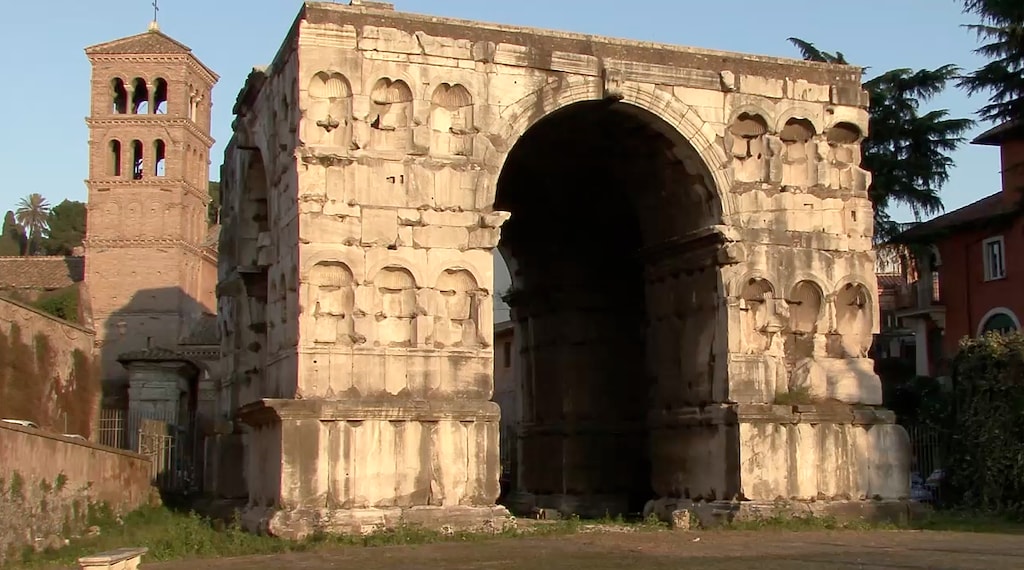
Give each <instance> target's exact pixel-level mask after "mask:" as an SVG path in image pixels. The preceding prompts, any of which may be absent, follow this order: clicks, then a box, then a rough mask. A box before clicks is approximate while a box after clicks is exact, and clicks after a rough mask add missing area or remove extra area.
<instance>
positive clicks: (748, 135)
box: [726, 113, 770, 182]
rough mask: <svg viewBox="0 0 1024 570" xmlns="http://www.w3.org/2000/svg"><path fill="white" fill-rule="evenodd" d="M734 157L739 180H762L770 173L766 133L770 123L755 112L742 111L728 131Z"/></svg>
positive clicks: (728, 139)
mask: <svg viewBox="0 0 1024 570" xmlns="http://www.w3.org/2000/svg"><path fill="white" fill-rule="evenodd" d="M726 134H727V137H726V139H727V141H726V142H727V145H728V148H729V152H730V156H732V159H733V171H734V173H735V176H736V180H737V181H739V182H762V181H764V180H767V178H768V174H769V157H770V149H769V148H768V142H767V140H766V139H767V137H766V135H767V134H768V123H767V121H765V119H764V117H761V116H760V115H758V114H755V113H740V114H739V116H738V117H736V119H735V120H734V121H733V122H732V124H731V125H729V128H728V129H727V131H726Z"/></svg>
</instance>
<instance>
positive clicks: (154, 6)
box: [153, 0, 160, 22]
mask: <svg viewBox="0 0 1024 570" xmlns="http://www.w3.org/2000/svg"><path fill="white" fill-rule="evenodd" d="M158 12H160V6H158V5H157V0H153V21H154V22H156V16H157V13H158Z"/></svg>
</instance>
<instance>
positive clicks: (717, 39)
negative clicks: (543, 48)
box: [0, 0, 999, 218]
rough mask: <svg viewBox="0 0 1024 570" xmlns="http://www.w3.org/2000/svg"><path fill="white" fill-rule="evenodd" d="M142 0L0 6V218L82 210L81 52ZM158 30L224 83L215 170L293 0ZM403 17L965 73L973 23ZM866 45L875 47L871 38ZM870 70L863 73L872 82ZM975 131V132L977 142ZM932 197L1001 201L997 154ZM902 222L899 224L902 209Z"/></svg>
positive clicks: (452, 4) (786, 14) (209, 9)
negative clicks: (0, 128)
mask: <svg viewBox="0 0 1024 570" xmlns="http://www.w3.org/2000/svg"><path fill="white" fill-rule="evenodd" d="M150 1H151V0H50V1H48V2H45V3H42V4H41V3H38V2H20V1H19V2H7V3H5V6H4V8H3V12H2V16H3V17H2V18H0V48H2V53H4V54H6V55H5V58H4V59H5V60H6V61H5V62H4V64H5V65H4V67H5V68H6V72H7V77H8V81H6V82H5V83H6V84H7V85H8V88H6V89H3V90H0V109H5V110H6V112H4V122H5V125H6V126H5V127H4V133H3V134H4V136H2V137H0V166H2V170H3V172H4V174H5V176H4V182H3V186H2V192H0V212H2V211H6V210H7V209H10V208H12V207H13V205H14V204H15V202H16V201H17V200H18V198H20V197H21V196H24V195H26V194H28V193H30V192H39V193H41V194H43V195H44V196H46V197H47V198H48V199H49V200H50V202H51V203H53V204H56V203H58V202H60V201H61V200H62V199H64V198H71V199H75V200H85V197H86V193H85V186H84V184H83V182H82V181H83V180H84V179H85V178H86V176H87V160H86V159H87V156H86V153H87V147H86V141H87V132H86V127H85V123H84V120H83V119H84V117H85V116H86V115H87V114H88V104H89V101H88V97H89V64H88V61H87V60H86V58H85V55H84V53H83V51H82V50H83V49H84V48H85V47H86V46H88V45H92V44H94V43H100V42H104V41H107V40H111V39H115V38H118V37H122V36H127V35H131V34H135V33H139V32H142V31H145V29H146V26H147V24H148V23H149V20H150V19H151V17H152V8H151V6H150ZM160 4H161V6H160V25H161V28H162V29H163V31H164V32H166V33H168V34H169V35H171V36H173V37H175V38H176V39H178V40H180V41H182V42H183V43H185V44H187V45H189V46H190V47H192V49H193V51H194V52H195V53H196V54H197V55H198V56H199V57H200V58H201V59H202V60H203V61H204V62H205V63H206V64H207V65H208V66H210V67H211V68H212V69H214V70H215V71H217V72H218V73H219V74H220V76H221V80H220V83H219V84H218V85H217V87H216V91H215V92H214V129H213V130H214V132H213V135H214V137H215V138H216V139H217V141H218V142H217V146H216V147H215V148H214V151H213V154H212V160H213V163H214V164H213V167H212V168H211V170H210V171H211V173H214V174H215V173H216V172H217V170H218V169H217V166H218V165H219V159H220V157H221V156H222V148H223V146H222V145H223V143H224V142H226V141H227V139H228V136H229V132H230V124H231V115H230V112H231V105H232V102H233V101H234V98H235V95H236V93H237V92H238V89H239V87H240V86H241V85H242V82H243V81H244V79H245V76H246V74H247V73H248V71H249V69H250V68H251V67H252V66H254V65H260V64H265V63H267V62H269V61H270V59H271V58H272V57H273V55H274V53H275V52H276V50H277V48H278V46H279V45H280V42H281V40H282V39H283V37H284V34H285V32H286V31H287V30H288V27H289V26H290V25H291V23H292V21H293V19H294V18H295V15H296V13H297V12H298V10H299V7H300V6H301V2H299V1H297V0H249V1H242V0H162V1H161V2H160ZM395 4H396V8H397V9H400V10H405V11H410V12H419V13H429V14H434V15H439V16H452V17H459V18H470V19H478V20H484V21H497V22H501V23H509V24H521V25H529V26H538V27H544V28H555V29H563V30H570V31H577V32H584V33H593V34H601V35H611V36H618V37H628V38H632V39H640V40H650V41H658V42H668V43H675V44H682V45H692V46H698V47H705V48H714V49H725V50H734V51H740V52H749V53H760V54H766V55H776V56H790V57H795V56H797V55H798V54H797V52H796V51H795V50H794V49H793V48H792V47H791V46H790V45H789V43H788V42H786V38H787V37H789V36H798V37H802V38H804V39H806V40H808V41H812V42H815V43H816V44H818V45H819V46H820V47H822V48H825V49H829V50H840V51H842V52H843V53H845V54H846V56H847V59H848V60H850V61H852V62H854V63H856V64H859V65H865V66H870V67H871V68H872V69H875V70H879V71H881V70H886V69H891V68H894V67H913V68H918V67H935V66H938V65H942V64H945V63H956V64H959V65H961V66H963V67H965V68H967V69H973V68H975V67H977V65H978V63H979V62H980V60H979V59H978V58H977V57H976V56H974V55H973V54H972V53H971V50H972V49H973V48H974V47H975V46H976V42H975V38H974V36H973V35H972V34H971V33H970V32H969V31H967V30H964V29H962V28H960V27H959V25H960V24H963V23H969V22H971V21H972V17H971V16H969V15H965V14H962V13H961V11H960V6H961V4H962V2H960V1H958V0H895V1H893V0H860V1H859V2H852V3H851V2H838V1H826V2H823V1H821V0H775V1H774V2H770V3H766V2H764V1H763V0H757V1H755V0H733V1H732V2H704V1H701V2H694V1H684V0H631V1H630V2H609V1H607V0H557V1H553V0H517V1H515V2H502V1H495V0H446V1H440V2H439V1H436V0H435V1H428V0H396V1H395ZM872 38H874V39H872ZM870 71H871V70H869V74H870ZM982 104H983V101H982V99H981V98H979V97H975V98H973V99H968V98H967V97H966V96H965V95H964V94H963V93H962V92H960V91H958V90H952V91H950V92H948V93H946V94H945V95H943V96H942V97H940V98H938V99H936V100H935V101H934V105H935V106H939V107H944V108H948V109H950V110H951V111H952V112H953V113H954V114H955V115H957V116H971V115H972V113H973V112H974V111H975V110H976V109H977V108H978V107H980V106H981V105H982ZM985 126H986V125H984V124H982V125H979V127H978V129H976V132H980V131H981V130H982V129H983V128H984V127H985ZM955 160H956V162H957V168H956V171H955V173H954V174H953V177H952V180H951V181H950V183H949V184H948V185H947V187H946V189H945V190H944V192H943V197H944V199H945V202H946V206H947V210H951V209H953V208H956V207H959V206H962V205H964V204H967V203H969V202H972V201H974V200H976V199H978V198H980V197H982V196H985V195H987V194H989V193H992V192H994V191H996V190H998V182H999V174H998V171H999V161H998V156H997V151H996V150H995V149H991V148H986V147H971V146H967V147H965V148H964V149H963V150H961V151H959V152H957V153H956V155H955ZM900 213H901V214H903V215H902V216H900V217H903V218H907V217H909V213H905V212H902V211H900Z"/></svg>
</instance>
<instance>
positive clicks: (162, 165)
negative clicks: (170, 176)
mask: <svg viewBox="0 0 1024 570" xmlns="http://www.w3.org/2000/svg"><path fill="white" fill-rule="evenodd" d="M153 152H154V154H153V158H155V159H156V165H155V168H154V174H156V175H157V176H166V175H167V145H166V144H164V141H162V140H160V139H157V140H156V142H155V143H154V144H153Z"/></svg>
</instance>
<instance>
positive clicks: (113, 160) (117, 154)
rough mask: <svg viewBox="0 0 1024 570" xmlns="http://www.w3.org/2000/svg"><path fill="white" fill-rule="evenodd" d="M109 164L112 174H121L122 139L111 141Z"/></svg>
mask: <svg viewBox="0 0 1024 570" xmlns="http://www.w3.org/2000/svg"><path fill="white" fill-rule="evenodd" d="M108 166H109V170H110V175H111V176H121V141H119V140H117V139H113V140H111V141H110V162H109V165H108Z"/></svg>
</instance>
